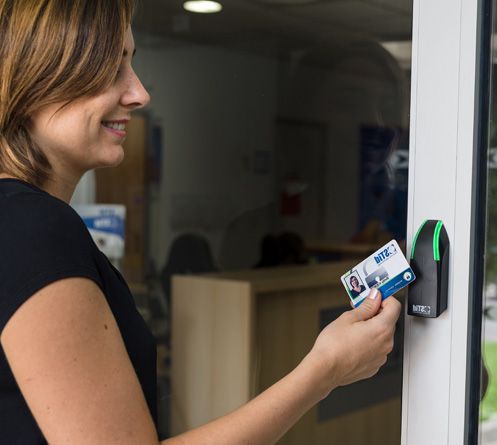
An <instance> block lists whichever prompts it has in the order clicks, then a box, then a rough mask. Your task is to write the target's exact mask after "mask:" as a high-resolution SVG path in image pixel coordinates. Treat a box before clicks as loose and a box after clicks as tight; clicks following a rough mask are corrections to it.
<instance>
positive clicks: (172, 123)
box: [96, 0, 412, 445]
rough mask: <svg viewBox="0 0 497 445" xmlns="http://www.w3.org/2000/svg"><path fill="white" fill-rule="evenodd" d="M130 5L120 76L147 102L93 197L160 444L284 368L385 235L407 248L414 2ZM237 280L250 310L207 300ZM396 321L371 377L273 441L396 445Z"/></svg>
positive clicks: (340, 301) (337, 309) (255, 0)
mask: <svg viewBox="0 0 497 445" xmlns="http://www.w3.org/2000/svg"><path fill="white" fill-rule="evenodd" d="M139 3H140V8H139V10H138V12H137V15H136V19H135V25H134V32H135V41H136V45H137V54H136V57H135V62H134V66H135V70H136V72H137V74H138V75H139V77H140V78H141V80H142V81H143V83H144V85H145V87H146V88H147V89H148V90H149V92H150V94H151V97H152V102H151V105H150V106H149V107H148V109H147V110H145V112H144V113H143V114H142V115H140V119H141V121H140V122H138V121H137V122H136V132H133V134H134V135H136V137H134V136H133V137H132V136H131V134H132V132H131V129H130V130H129V134H130V136H129V138H128V141H127V146H126V153H127V161H126V163H125V164H123V165H121V166H120V167H118V168H117V169H115V170H113V172H114V173H112V172H110V171H109V172H107V171H99V172H97V177H96V196H97V201H98V202H106V203H109V202H119V203H124V204H125V205H126V206H127V210H128V211H127V218H128V225H127V236H126V238H127V247H126V253H125V255H124V257H123V258H122V259H121V268H122V271H123V273H124V275H125V277H126V279H127V280H128V282H129V283H130V286H131V288H132V290H134V294H135V296H136V299H137V302H138V305H139V307H140V310H141V312H142V313H143V314H144V316H145V317H146V318H147V320H148V321H149V323H150V326H151V327H152V330H153V331H154V333H155V334H156V336H157V339H158V344H159V355H158V356H159V385H158V386H159V397H158V399H159V404H160V406H159V409H160V432H161V436H162V438H165V437H167V436H169V435H171V434H175V433H178V432H180V431H183V430H185V429H188V428H191V427H193V426H196V425H197V424H199V423H203V422H206V421H209V420H211V419H212V418H213V417H216V416H217V415H219V414H222V413H224V412H226V411H229V410H231V409H233V408H235V407H237V406H239V405H240V404H242V403H244V402H246V401H247V400H248V399H249V398H250V397H253V396H255V395H256V394H257V393H259V392H260V391H262V390H264V389H265V388H266V387H267V386H269V385H270V384H272V383H274V382H275V381H276V380H277V379H278V378H280V377H282V376H283V375H284V374H286V373H288V372H289V371H291V369H292V368H293V367H294V366H295V365H296V364H297V363H298V361H299V360H300V359H301V358H302V357H303V355H304V354H305V353H306V352H307V351H308V350H309V348H310V347H311V346H312V344H313V340H314V339H315V337H316V335H317V334H318V332H319V329H320V328H321V327H322V326H323V325H325V324H326V323H328V322H329V321H331V320H333V319H334V318H336V317H337V316H338V315H339V314H340V313H341V312H343V311H344V310H347V309H348V308H349V302H348V298H347V295H346V293H345V290H344V289H343V288H342V287H341V284H340V282H339V280H338V277H339V276H340V275H341V274H342V273H344V272H345V271H346V270H348V269H349V268H350V266H352V265H354V264H356V263H358V262H359V261H361V260H362V259H364V258H365V257H366V256H367V255H368V254H370V253H372V252H373V251H374V250H376V249H377V248H378V247H380V246H381V245H383V244H384V243H386V242H387V241H389V240H390V239H392V238H396V239H397V240H398V241H399V244H400V245H401V246H404V245H405V233H406V213H407V177H408V149H409V148H408V140H409V138H408V122H409V97H410V84H409V82H410V67H411V21H412V5H411V0H381V1H377V0H367V1H365V0H334V1H330V2H323V1H315V0H304V1H303V0H299V1H297V0H222V3H223V5H222V6H223V9H222V11H221V12H219V13H212V14H198V13H197V14H195V13H191V12H187V11H185V10H184V9H183V2H182V1H177V0H176V1H173V0H160V1H159V0H141V1H140V2H139ZM119 169H120V170H119ZM320 271H321V272H320ZM322 271H326V273H324V272H322ZM205 273H210V274H211V275H210V280H211V281H207V280H205V281H195V279H196V277H197V276H198V275H200V274H205ZM175 274H180V275H188V276H187V277H183V278H184V281H181V286H177V287H174V286H172V285H171V282H172V280H171V277H172V275H175ZM296 277H297V278H298V280H301V281H298V280H297V278H296ZM213 282H216V283H218V284H217V286H218V287H216V288H213V287H210V284H209V283H213ZM240 282H242V283H248V284H249V285H251V286H253V289H255V290H254V293H253V294H251V297H250V298H252V299H251V300H250V301H251V303H250V304H251V306H246V305H245V306H243V302H244V301H245V300H244V299H243V298H244V297H243V295H245V294H243V290H240V289H238V288H236V289H235V290H234V288H229V289H231V290H230V291H229V292H228V293H227V294H222V293H221V291H220V290H219V289H224V287H223V286H228V284H227V283H232V285H233V286H235V284H236V283H240ZM233 283H235V284H233ZM302 283H304V284H302ZM197 284H198V286H197ZM189 286H190V287H189ZM227 288H228V287H227ZM216 292H218V293H216ZM399 298H402V296H400V297H399ZM185 301H192V302H195V303H192V304H189V305H187V304H186V303H184V302H185ZM219 301H223V303H222V304H220V303H219ZM237 304H239V305H240V306H237ZM216 317H218V318H216ZM236 317H239V318H236ZM214 318H216V320H217V321H216V323H215V324H214V323H213V321H212V320H213V319H214ZM231 319H233V320H235V319H236V320H237V321H236V322H233V323H231V325H230V320H231ZM244 323H246V324H244ZM214 326H215V328H214ZM399 326H400V328H399V329H398V332H397V338H396V347H395V351H394V353H393V354H391V356H390V359H389V362H388V363H387V365H386V366H385V367H384V368H382V370H381V371H380V373H379V374H378V375H377V376H376V377H375V378H373V379H371V380H368V381H365V382H360V383H358V384H356V385H351V386H349V387H346V388H340V389H339V390H337V391H336V392H334V393H333V394H332V395H331V396H330V397H329V398H328V399H326V400H325V401H323V402H322V403H321V404H320V405H319V406H318V407H316V408H313V409H312V410H311V411H310V412H309V414H307V415H306V416H304V418H303V419H302V420H301V421H300V422H299V423H298V424H297V425H296V426H295V427H294V428H292V430H290V431H289V432H288V434H287V435H286V436H285V437H284V438H283V439H282V440H281V441H280V443H281V444H304V443H305V444H316V445H318V444H327V443H329V442H330V440H333V442H334V443H344V444H347V443H349V444H362V443H368V444H369V445H375V444H378V445H379V444H381V445H398V443H400V419H401V400H400V397H401V371H402V343H403V338H402V337H403V336H402V329H401V327H402V326H403V322H402V321H401V322H400V324H399ZM202 329H204V330H202ZM243 329H246V331H244V330H243ZM216 335H217V337H216ZM211 336H212V338H214V337H215V338H216V341H214V340H213V341H212V343H210V344H207V340H206V339H209V338H211ZM171 338H172V340H171ZM226 339H229V340H230V341H229V342H227V341H225V340H226ZM197 341H198V344H200V345H202V347H199V348H197V349H196V350H195V349H194V346H195V344H196V343H195V342H197ZM223 341H224V343H223ZM237 342H238V343H237ZM204 345H206V346H205V347H204ZM221 345H222V346H221ZM233 345H235V346H233ZM230 348H231V349H230ZM358 426H360V427H358Z"/></svg>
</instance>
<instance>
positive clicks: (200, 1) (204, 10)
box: [183, 0, 223, 14]
mask: <svg viewBox="0 0 497 445" xmlns="http://www.w3.org/2000/svg"><path fill="white" fill-rule="evenodd" d="M183 8H185V9H186V10H187V11H190V12H199V13H201V14H210V13H213V12H219V11H221V10H222V9H223V5H221V3H219V2H213V1H207V0H192V1H189V2H185V3H184V4H183Z"/></svg>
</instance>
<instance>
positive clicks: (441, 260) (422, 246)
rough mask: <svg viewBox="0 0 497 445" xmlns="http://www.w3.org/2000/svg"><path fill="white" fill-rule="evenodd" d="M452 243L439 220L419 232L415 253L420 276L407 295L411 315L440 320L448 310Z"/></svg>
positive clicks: (413, 261)
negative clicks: (439, 317)
mask: <svg viewBox="0 0 497 445" xmlns="http://www.w3.org/2000/svg"><path fill="white" fill-rule="evenodd" d="M449 252H450V243H449V237H448V235H447V231H446V230H445V227H444V225H443V223H442V221H438V220H433V219H430V220H426V221H425V222H424V223H423V224H422V225H421V227H420V228H419V229H418V232H417V233H416V236H415V238H414V240H413V244H412V250H411V267H412V270H413V271H414V273H415V275H416V281H414V282H413V283H412V284H411V285H410V287H409V291H408V295H407V303H408V306H407V313H408V314H409V315H414V316H417V317H426V318H436V317H438V316H439V315H440V314H441V313H442V312H443V311H445V309H447V295H448V286H449Z"/></svg>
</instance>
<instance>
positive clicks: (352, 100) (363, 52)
mask: <svg viewBox="0 0 497 445" xmlns="http://www.w3.org/2000/svg"><path fill="white" fill-rule="evenodd" d="M135 39H136V43H137V48H138V52H137V55H136V58H135V62H134V66H135V70H136V72H137V73H138V75H139V76H140V78H141V79H142V81H143V83H144V85H145V86H146V87H147V89H148V90H149V91H150V93H151V96H152V102H151V105H150V106H149V110H150V111H151V113H152V116H153V117H154V119H156V120H157V121H158V122H159V123H160V124H161V125H162V128H163V158H162V182H161V185H160V190H157V191H156V192H155V193H154V194H153V196H154V197H155V198H154V200H153V202H152V208H151V228H150V230H151V236H150V240H151V244H150V253H151V256H152V258H154V259H155V261H156V264H157V265H158V266H159V267H161V266H162V264H163V262H164V260H165V257H166V254H167V250H168V247H169V243H170V242H171V241H172V239H173V238H174V236H176V235H177V233H179V232H181V231H184V230H185V229H189V228H190V229H194V231H200V232H202V233H203V234H204V235H206V236H207V237H208V239H209V240H210V242H211V245H212V246H213V250H214V253H215V255H216V256H217V257H219V255H220V254H221V250H222V241H223V234H224V231H225V229H226V228H227V227H228V226H230V235H229V236H230V237H231V238H230V239H232V240H233V239H234V240H238V242H239V243H240V245H239V250H240V252H243V255H245V256H246V260H245V263H246V264H247V265H249V264H253V263H254V262H255V260H256V258H257V255H258V248H259V247H258V237H259V236H262V234H264V233H265V232H267V231H268V230H269V229H270V227H271V224H272V222H271V221H269V220H268V218H270V217H271V216H272V215H274V214H275V208H276V207H277V203H276V202H275V197H276V194H275V190H274V179H273V175H272V172H269V173H267V174H260V173H259V174H257V173H255V172H254V171H253V168H252V167H253V165H252V161H253V156H254V152H255V151H257V150H263V151H267V152H272V151H273V149H274V124H275V118H276V117H278V116H279V117H287V118H294V119H301V120H304V121H315V122H320V123H323V124H325V125H326V129H327V130H326V131H327V137H328V147H327V161H326V169H327V176H326V190H325V203H326V209H325V219H326V221H325V224H324V227H325V236H326V237H327V238H330V239H335V240H346V239H348V238H350V236H352V235H353V234H354V233H355V231H356V230H357V228H358V227H357V221H358V203H359V191H360V190H359V188H360V178H359V166H360V162H359V161H360V160H359V155H360V153H359V128H360V125H361V124H376V125H382V124H386V125H401V126H405V123H406V121H407V111H406V110H407V107H408V103H407V98H408V90H407V85H406V84H405V80H403V78H402V74H401V72H400V68H399V67H398V65H396V64H395V62H394V61H393V59H392V58H391V57H389V56H388V55H387V53H386V52H385V51H384V50H382V49H379V48H377V47H376V46H374V47H370V48H361V49H359V50H357V49H351V51H350V52H349V53H346V54H345V56H341V58H337V59H336V60H335V61H334V63H333V64H331V65H330V66H329V67H328V68H319V67H312V66H309V65H305V64H297V65H295V64H290V63H289V64H283V63H282V64H279V63H278V62H277V61H276V60H274V59H270V58H266V57H262V56H257V55H253V54H250V53H244V52H234V51H228V50H224V49H220V48H213V47H207V46H198V45H187V44H173V43H171V42H163V41H162V42H160V45H157V44H156V43H157V42H152V41H151V40H150V38H148V37H147V36H144V35H137V36H135ZM303 61H304V62H305V58H304V60H303ZM344 166H346V168H345V167H344ZM271 203H273V206H272V207H271V206H268V205H269V204H271ZM242 214H246V215H248V217H247V218H245V220H244V221H242V222H238V220H237V217H238V216H239V215H242ZM273 222H274V221H273ZM182 228H183V230H182ZM248 232H251V233H250V234H249V233H248ZM244 233H247V236H243V234H244ZM235 244H236V243H235ZM232 253H233V252H232ZM224 256H226V255H224ZM228 256H229V255H228ZM235 257H236V255H233V254H232V255H231V258H232V259H231V260H230V261H229V262H230V263H232V264H230V265H231V266H237V264H236V259H235ZM239 265H240V267H242V266H243V264H242V263H240V264H239Z"/></svg>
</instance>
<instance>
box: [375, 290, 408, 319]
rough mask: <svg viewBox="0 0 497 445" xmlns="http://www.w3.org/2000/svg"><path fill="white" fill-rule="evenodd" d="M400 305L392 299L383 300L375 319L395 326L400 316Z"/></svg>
mask: <svg viewBox="0 0 497 445" xmlns="http://www.w3.org/2000/svg"><path fill="white" fill-rule="evenodd" d="M401 308H402V305H401V304H400V303H399V301H398V300H397V299H396V298H394V297H389V298H387V299H385V300H383V302H382V304H381V311H379V312H378V316H377V318H378V319H379V320H381V321H384V322H385V323H388V324H395V323H396V322H397V320H398V318H399V316H400V310H401Z"/></svg>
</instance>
